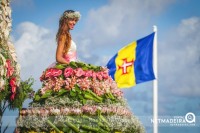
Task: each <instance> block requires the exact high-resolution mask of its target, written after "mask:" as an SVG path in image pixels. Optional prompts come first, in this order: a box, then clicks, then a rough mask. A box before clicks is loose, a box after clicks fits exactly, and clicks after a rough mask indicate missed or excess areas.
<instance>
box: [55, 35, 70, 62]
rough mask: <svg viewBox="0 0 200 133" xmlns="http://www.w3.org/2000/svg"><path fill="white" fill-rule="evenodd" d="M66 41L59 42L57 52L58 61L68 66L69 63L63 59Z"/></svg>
mask: <svg viewBox="0 0 200 133" xmlns="http://www.w3.org/2000/svg"><path fill="white" fill-rule="evenodd" d="M64 40H65V39H61V40H59V41H58V45H57V50H56V61H57V62H58V63H61V64H68V63H69V62H67V61H66V60H65V59H64V58H63V50H64V46H65V42H64Z"/></svg>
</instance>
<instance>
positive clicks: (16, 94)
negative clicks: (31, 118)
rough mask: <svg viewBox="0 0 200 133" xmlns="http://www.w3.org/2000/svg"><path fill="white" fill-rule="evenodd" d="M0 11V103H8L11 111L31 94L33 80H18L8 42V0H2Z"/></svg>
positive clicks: (9, 21) (14, 54)
mask: <svg viewBox="0 0 200 133" xmlns="http://www.w3.org/2000/svg"><path fill="white" fill-rule="evenodd" d="M0 9H1V10H0V28H1V31H0V47H1V49H0V102H1V103H3V102H4V103H7V102H8V105H9V107H10V108H11V109H15V108H19V109H21V108H22V103H23V101H24V100H25V99H26V98H27V97H28V95H29V94H28V93H31V92H32V88H31V86H32V84H33V79H32V78H30V79H28V80H26V81H21V79H20V66H19V63H18V62H17V55H16V52H15V48H14V45H13V44H12V43H11V41H10V40H9V34H10V31H11V9H10V0H2V1H1V2H0ZM5 107H6V106H5ZM1 109H2V108H1Z"/></svg>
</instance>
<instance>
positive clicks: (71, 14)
mask: <svg viewBox="0 0 200 133" xmlns="http://www.w3.org/2000/svg"><path fill="white" fill-rule="evenodd" d="M80 17H81V14H80V12H78V11H74V12H64V13H63V15H62V17H61V19H63V18H77V19H78V20H79V19H80Z"/></svg>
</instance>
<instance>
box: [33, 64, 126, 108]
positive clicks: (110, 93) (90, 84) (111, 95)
mask: <svg viewBox="0 0 200 133" xmlns="http://www.w3.org/2000/svg"><path fill="white" fill-rule="evenodd" d="M40 80H41V81H42V82H43V84H42V88H41V89H40V90H39V91H38V92H37V93H36V95H35V97H34V102H43V101H44V100H45V99H46V98H49V97H51V96H55V95H59V96H65V95H68V96H69V97H71V98H72V99H73V98H75V99H79V100H81V101H82V103H83V104H84V103H85V102H86V101H87V100H93V101H96V102H104V101H105V99H111V100H112V101H116V100H117V99H120V98H121V97H122V95H123V93H122V91H121V90H119V89H118V88H117V85H116V83H115V82H114V81H113V80H112V78H111V77H110V76H109V75H108V69H107V68H105V67H100V66H93V65H90V64H85V63H82V62H70V63H69V64H56V65H55V66H54V67H52V68H47V69H46V70H45V71H44V72H43V74H42V76H41V77H40Z"/></svg>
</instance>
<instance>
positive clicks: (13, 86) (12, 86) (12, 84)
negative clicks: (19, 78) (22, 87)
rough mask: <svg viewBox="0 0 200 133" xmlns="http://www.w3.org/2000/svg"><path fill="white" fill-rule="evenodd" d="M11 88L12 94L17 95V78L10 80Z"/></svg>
mask: <svg viewBox="0 0 200 133" xmlns="http://www.w3.org/2000/svg"><path fill="white" fill-rule="evenodd" d="M10 86H11V91H12V93H16V88H17V86H16V78H15V77H13V78H12V79H11V80H10Z"/></svg>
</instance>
